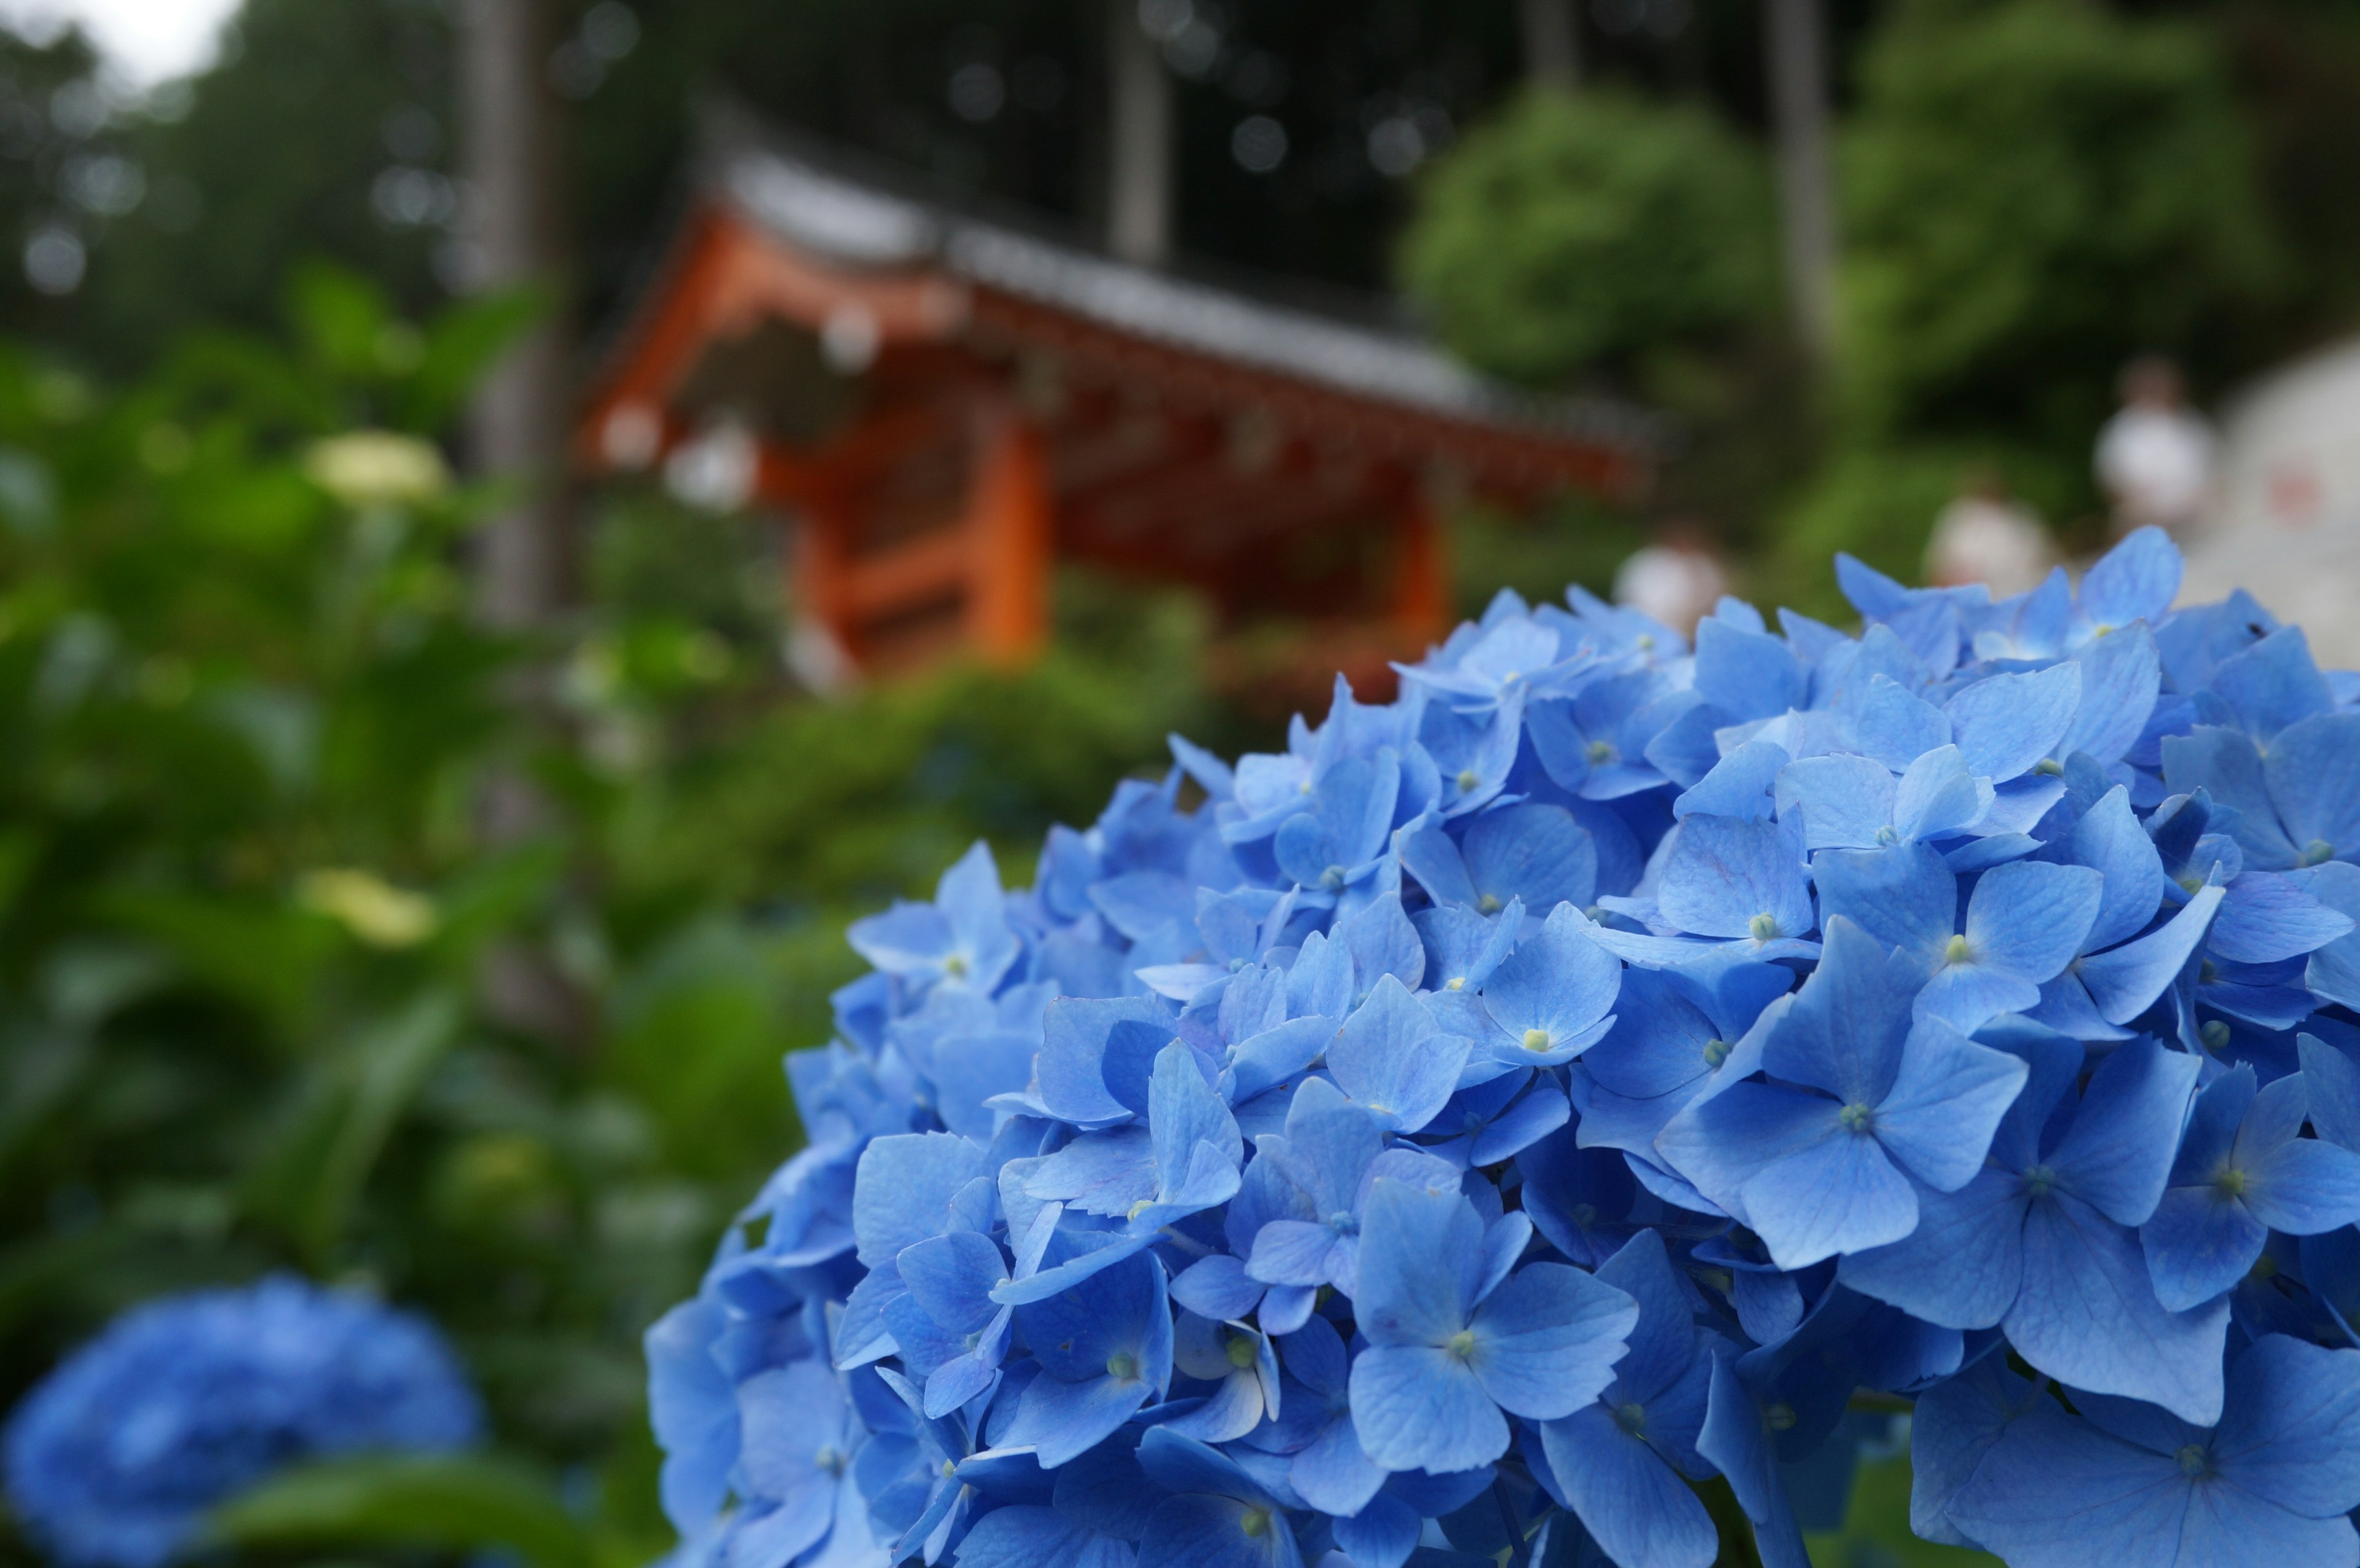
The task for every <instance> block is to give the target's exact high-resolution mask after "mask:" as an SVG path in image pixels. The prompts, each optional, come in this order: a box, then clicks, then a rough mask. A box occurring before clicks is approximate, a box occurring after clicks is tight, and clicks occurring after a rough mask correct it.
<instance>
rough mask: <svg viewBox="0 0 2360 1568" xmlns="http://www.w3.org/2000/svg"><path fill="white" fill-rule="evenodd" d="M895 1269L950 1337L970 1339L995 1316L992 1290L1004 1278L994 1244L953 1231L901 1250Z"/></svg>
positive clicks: (1005, 1261)
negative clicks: (959, 1335)
mask: <svg viewBox="0 0 2360 1568" xmlns="http://www.w3.org/2000/svg"><path fill="white" fill-rule="evenodd" d="M895 1268H896V1269H898V1270H899V1272H900V1274H901V1282H902V1283H903V1284H905V1285H907V1286H908V1287H909V1289H910V1294H912V1296H914V1297H916V1298H917V1300H918V1304H919V1305H920V1306H922V1307H923V1308H925V1310H926V1312H927V1314H928V1315H929V1316H931V1317H932V1318H933V1319H934V1321H935V1322H936V1323H940V1324H942V1325H943V1327H945V1328H946V1329H948V1330H950V1331H951V1332H952V1333H954V1334H973V1333H976V1332H977V1331H978V1330H979V1329H981V1328H982V1327H983V1326H984V1325H985V1324H986V1323H989V1322H990V1321H991V1320H992V1318H993V1317H994V1316H995V1315H997V1313H998V1312H999V1310H1000V1309H999V1308H998V1307H997V1306H995V1305H994V1304H993V1302H992V1300H991V1288H992V1287H993V1286H994V1285H997V1284H999V1283H1000V1281H1001V1280H1002V1279H1007V1278H1008V1259H1007V1258H1005V1257H1004V1256H1003V1255H1002V1254H1001V1253H1000V1247H999V1244H998V1243H996V1242H994V1241H993V1240H992V1239H991V1238H990V1237H989V1236H980V1235H978V1234H977V1233H976V1232H974V1231H971V1230H969V1231H954V1232H952V1233H951V1234H950V1235H947V1236H931V1237H929V1238H928V1239H926V1240H924V1241H921V1242H915V1243H912V1245H911V1246H909V1247H903V1248H902V1249H901V1257H900V1258H899V1259H898V1260H897V1262H896V1264H895Z"/></svg>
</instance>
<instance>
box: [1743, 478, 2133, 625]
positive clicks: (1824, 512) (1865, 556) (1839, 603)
mask: <svg viewBox="0 0 2360 1568" xmlns="http://www.w3.org/2000/svg"><path fill="white" fill-rule="evenodd" d="M1981 470H1989V471H1992V472H1995V473H1997V474H1999V475H2000V476H2001V477H2002V478H2003V479H2004V480H2005V482H2006V484H2007V486H2008V488H2009V490H2010V491H2011V492H2012V493H2013V494H2015V495H2018V496H2021V497H2022V498H2024V499H2025V500H2026V501H2027V503H2029V504H2030V505H2031V506H2032V507H2033V509H2034V510H2035V511H2036V512H2038V513H2039V514H2040V515H2041V516H2044V517H2070V515H2071V512H2070V508H2071V507H2072V506H2074V505H2075V504H2077V502H2078V500H2079V498H2080V497H2081V495H2082V493H2083V488H2084V485H2085V484H2086V481H2085V480H2084V479H2083V478H2082V475H2081V465H2080V464H2079V463H2076V462H2073V461H2071V460H2070V459H2067V460H2062V461H2060V460H2059V459H2058V458H2057V457H2056V456H2055V455H2054V454H2053V453H2050V452H2043V451H2040V450H2038V449H2035V448H2027V447H2023V446H2009V445H2005V444H2004V443H2001V442H1996V441H1922V440H1921V441H1895V442H1887V443H1879V442H1867V441H1863V442H1856V443H1852V444H1850V445H1846V446H1843V447H1840V448H1838V449H1837V450H1836V451H1835V452H1831V453H1830V455H1829V456H1828V458H1827V460H1826V461H1825V462H1824V463H1822V464H1821V465H1820V467H1819V472H1818V473H1817V474H1814V475H1813V476H1812V478H1811V481H1810V483H1809V484H1808V485H1806V486H1805V487H1804V488H1803V489H1802V491H1801V492H1800V493H1799V494H1798V495H1797V496H1796V497H1795V499H1794V500H1793V501H1792V502H1791V503H1790V504H1789V505H1788V506H1787V507H1786V510H1785V511H1784V512H1782V513H1781V514H1780V515H1779V517H1778V526H1777V528H1776V529H1775V545H1774V548H1773V549H1772V550H1770V551H1769V552H1768V553H1767V554H1766V556H1765V559H1764V560H1763V561H1762V563H1761V570H1760V572H1759V577H1760V581H1759V582H1758V583H1756V584H1755V586H1756V587H1757V589H1758V590H1759V592H1760V594H1761V596H1762V597H1763V598H1764V599H1765V600H1774V601H1775V602H1776V603H1778V604H1788V605H1792V606H1793V607H1794V608H1796V609H1797V610H1801V611H1803V612H1805V613H1807V614H1809V615H1821V616H1826V617H1829V618H1830V619H1831V620H1833V621H1834V622H1835V623H1837V624H1839V625H1842V624H1846V623H1848V622H1850V621H1851V620H1852V618H1853V616H1854V615H1855V614H1856V612H1854V611H1853V610H1852V608H1851V607H1850V606H1849V605H1847V604H1845V602H1844V599H1843V595H1842V594H1841V593H1838V592H1837V590H1836V587H1835V584H1834V582H1833V580H1832V579H1831V578H1830V576H1829V573H1828V570H1827V562H1828V560H1829V558H1830V556H1831V555H1832V554H1833V553H1834V552H1835V551H1837V550H1849V551H1851V552H1852V554H1854V555H1857V556H1859V557H1860V558H1861V559H1862V560H1863V561H1867V562H1868V563H1869V564H1870V565H1871V566H1874V567H1875V568H1876V569H1877V570H1878V571H1879V572H1885V573H1886V574H1888V575H1890V576H1893V577H1897V578H1899V579H1901V580H1902V581H1903V582H1905V583H1914V582H1916V581H1917V580H1918V578H1919V577H1920V576H1921V575H1922V573H1923V571H1924V555H1925V550H1926V541H1927V538H1928V535H1929V534H1931V533H1932V531H1933V527H1934V519H1935V518H1936V517H1939V515H1940V514H1941V511H1942V508H1943V507H1944V506H1947V505H1949V504H1950V501H1951V500H1952V499H1953V498H1954V497H1956V496H1957V495H1959V493H1960V489H1961V485H1962V484H1963V483H1964V482H1965V481H1966V479H1967V478H1968V476H1969V475H1970V474H1973V473H1975V472H1977V471H1981Z"/></svg>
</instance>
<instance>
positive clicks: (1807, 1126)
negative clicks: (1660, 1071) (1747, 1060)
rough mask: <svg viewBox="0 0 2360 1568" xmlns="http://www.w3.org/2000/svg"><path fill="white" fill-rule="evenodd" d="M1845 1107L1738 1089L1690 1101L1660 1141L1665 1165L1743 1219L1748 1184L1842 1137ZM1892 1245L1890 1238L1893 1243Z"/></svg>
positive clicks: (1772, 1090) (1774, 1091)
mask: <svg viewBox="0 0 2360 1568" xmlns="http://www.w3.org/2000/svg"><path fill="white" fill-rule="evenodd" d="M1841 1110H1842V1107H1841V1105H1838V1104H1837V1103H1836V1102H1835V1101H1833V1100H1830V1099H1828V1098H1826V1097H1825V1096H1824V1095H1819V1094H1797V1093H1796V1092H1795V1091H1794V1090H1791V1089H1781V1088H1777V1087H1775V1086H1773V1085H1771V1084H1767V1083H1735V1084H1732V1085H1731V1086H1730V1087H1729V1088H1728V1089H1726V1090H1725V1091H1723V1092H1722V1093H1721V1094H1716V1095H1714V1096H1712V1097H1711V1098H1710V1099H1704V1098H1699V1099H1697V1100H1694V1101H1691V1102H1690V1103H1689V1104H1688V1106H1687V1108H1685V1109H1684V1110H1682V1111H1681V1112H1680V1113H1679V1115H1677V1116H1674V1117H1673V1118H1672V1119H1671V1120H1670V1121H1669V1122H1668V1123H1666V1125H1665V1127H1664V1130H1663V1131H1662V1132H1660V1133H1658V1134H1657V1135H1656V1137H1655V1150H1656V1152H1657V1153H1658V1154H1659V1155H1660V1156H1661V1157H1662V1159H1663V1160H1664V1162H1665V1163H1666V1164H1667V1165H1669V1166H1670V1167H1671V1168H1672V1169H1673V1170H1674V1171H1677V1172H1679V1174H1680V1175H1681V1176H1683V1177H1685V1178H1686V1179H1687V1180H1688V1181H1691V1182H1693V1183H1695V1185H1696V1188H1697V1190H1698V1191H1699V1192H1701V1193H1703V1194H1704V1195H1705V1196H1706V1197H1707V1198H1710V1200H1711V1201H1712V1202H1713V1203H1717V1204H1719V1205H1720V1206H1721V1208H1722V1209H1724V1210H1727V1211H1729V1212H1731V1213H1732V1214H1739V1216H1740V1217H1741V1218H1742V1217H1743V1208H1744V1199H1743V1197H1741V1196H1740V1193H1741V1192H1743V1190H1744V1187H1745V1184H1746V1182H1748V1181H1751V1180H1753V1178H1754V1176H1755V1174H1757V1173H1758V1172H1760V1171H1763V1170H1764V1169H1765V1168H1766V1167H1767V1166H1769V1165H1770V1164H1772V1163H1773V1162H1775V1161H1776V1160H1784V1159H1786V1158H1788V1157H1790V1156H1792V1155H1795V1154H1797V1153H1800V1152H1801V1151H1802V1150H1804V1149H1809V1148H1812V1147H1814V1146H1816V1145H1818V1144H1820V1143H1824V1142H1826V1141H1828V1140H1829V1139H1830V1138H1838V1137H1850V1136H1851V1135H1850V1134H1849V1133H1846V1132H1845V1131H1844V1130H1843V1127H1842V1124H1841V1122H1839V1121H1838V1120H1837V1116H1839V1114H1840V1113H1841ZM1887 1239H1891V1238H1889V1237H1888V1238H1887Z"/></svg>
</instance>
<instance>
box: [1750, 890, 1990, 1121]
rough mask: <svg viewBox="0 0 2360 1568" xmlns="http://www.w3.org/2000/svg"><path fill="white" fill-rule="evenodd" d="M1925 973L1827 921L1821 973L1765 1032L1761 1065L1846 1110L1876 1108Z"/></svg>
mask: <svg viewBox="0 0 2360 1568" xmlns="http://www.w3.org/2000/svg"><path fill="white" fill-rule="evenodd" d="M1943 875H1944V876H1945V877H1947V876H1948V875H1949V873H1948V872H1944V873H1943ZM1923 973H1924V972H1923V971H1922V970H1921V969H1919V968H1918V966H1917V963H1916V961H1915V959H1914V958H1912V957H1911V956H1910V955H1909V954H1908V953H1906V952H1905V953H1893V954H1890V955H1888V954H1887V953H1885V950H1884V949H1883V948H1882V947H1880V946H1879V945H1878V943H1877V942H1876V940H1875V938H1874V937H1873V936H1872V935H1871V934H1869V933H1868V932H1866V931H1863V930H1862V929H1861V928H1860V927H1858V926H1856V925H1854V924H1852V921H1851V920H1846V919H1841V918H1831V919H1830V923H1829V926H1828V932H1827V945H1826V949H1825V954H1824V956H1823V957H1822V959H1821V960H1820V963H1819V968H1818V969H1817V970H1815V971H1813V972H1812V975H1811V977H1810V978H1809V979H1808V980H1806V981H1804V982H1803V986H1802V989H1801V990H1799V991H1797V992H1796V993H1795V1005H1794V1006H1793V1007H1791V1008H1789V1009H1788V1010H1787V1012H1786V1016H1785V1018H1781V1019H1780V1020H1779V1021H1778V1022H1777V1023H1776V1024H1775V1026H1774V1027H1773V1028H1772V1029H1770V1031H1769V1034H1768V1038H1767V1040H1765V1043H1764V1046H1763V1050H1762V1064H1763V1066H1764V1067H1765V1068H1767V1069H1768V1070H1769V1071H1770V1073H1771V1074H1772V1075H1773V1076H1774V1077H1778V1078H1786V1079H1790V1080H1792V1081H1793V1082H1795V1083H1808V1084H1810V1085H1812V1086H1813V1087H1814V1088H1819V1089H1825V1090H1826V1091H1827V1092H1828V1093H1829V1094H1833V1095H1835V1096H1836V1097H1837V1098H1839V1099H1840V1100H1842V1101H1844V1102H1846V1103H1847V1104H1858V1105H1875V1104H1877V1103H1878V1102H1880V1101H1882V1100H1883V1099H1884V1098H1885V1095H1886V1094H1889V1093H1891V1091H1892V1088H1893V1083H1894V1078H1895V1075H1896V1073H1899V1072H1900V1069H1901V1058H1902V1051H1903V1047H1904V1043H1905V1042H1906V1040H1907V1038H1908V1035H1909V1027H1910V1026H1909V1012H1910V1005H1911V1002H1912V1000H1913V999H1914V997H1915V996H1916V994H1917V988H1918V986H1919V985H1920V984H1921V982H1922V978H1923Z"/></svg>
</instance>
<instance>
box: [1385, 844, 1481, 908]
mask: <svg viewBox="0 0 2360 1568" xmlns="http://www.w3.org/2000/svg"><path fill="white" fill-rule="evenodd" d="M1393 847H1394V850H1395V852H1396V853H1398V854H1399V855H1400V856H1401V864H1402V869H1403V870H1404V871H1406V872H1408V873H1409V874H1410V875H1411V876H1412V877H1416V878H1417V883H1418V886H1419V887H1424V888H1425V889H1426V897H1428V898H1432V899H1433V900H1434V901H1435V902H1436V903H1437V904H1446V905H1447V904H1459V905H1465V906H1466V907H1468V908H1470V909H1472V908H1473V907H1474V904H1475V898H1476V894H1475V882H1474V879H1473V878H1472V877H1469V876H1468V875H1467V863H1466V860H1465V859H1464V858H1463V857H1462V856H1461V855H1460V854H1459V844H1458V843H1457V841H1456V840H1454V839H1452V838H1451V836H1450V835H1449V834H1448V833H1445V832H1444V831H1443V830H1442V829H1441V828H1440V827H1439V826H1430V827H1422V828H1413V829H1405V830H1404V831H1403V833H1401V834H1400V836H1399V837H1398V838H1397V839H1395V841H1394V845H1393Z"/></svg>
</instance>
